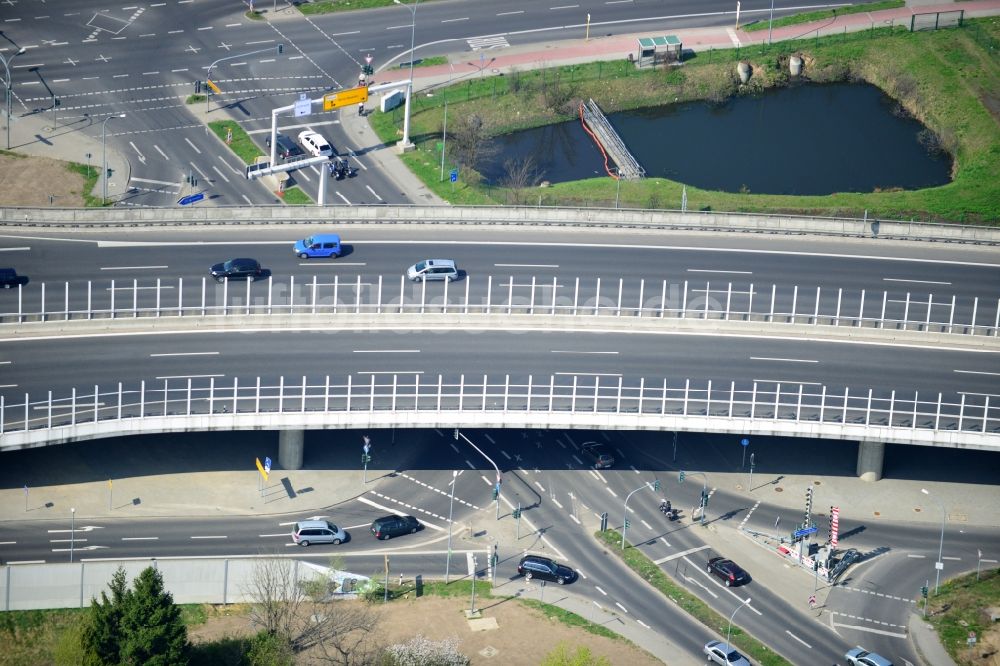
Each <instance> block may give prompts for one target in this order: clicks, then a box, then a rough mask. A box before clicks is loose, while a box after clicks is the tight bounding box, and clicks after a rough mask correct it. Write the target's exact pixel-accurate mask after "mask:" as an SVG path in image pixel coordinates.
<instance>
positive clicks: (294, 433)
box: [278, 430, 306, 469]
mask: <svg viewBox="0 0 1000 666" xmlns="http://www.w3.org/2000/svg"><path fill="white" fill-rule="evenodd" d="M305 438H306V431H305V430H279V431H278V463H279V464H280V465H281V468H282V469H302V455H303V453H304V452H305V448H306V444H305Z"/></svg>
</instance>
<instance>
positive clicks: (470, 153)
mask: <svg viewBox="0 0 1000 666" xmlns="http://www.w3.org/2000/svg"><path fill="white" fill-rule="evenodd" d="M448 150H449V151H450V152H451V155H452V157H453V158H454V160H455V161H456V162H458V163H459V164H461V165H462V166H464V167H466V168H467V169H475V168H476V167H477V166H478V165H480V164H482V163H483V162H484V161H486V160H488V159H490V158H491V157H493V156H495V155H496V154H497V152H498V151H499V147H498V146H497V145H496V144H495V143H493V142H492V141H491V140H490V126H489V124H488V123H487V122H486V120H485V119H484V118H483V117H482V116H480V115H479V114H478V113H472V114H469V115H467V116H464V115H463V116H459V117H458V119H457V120H454V121H452V123H451V124H450V125H449V126H448Z"/></svg>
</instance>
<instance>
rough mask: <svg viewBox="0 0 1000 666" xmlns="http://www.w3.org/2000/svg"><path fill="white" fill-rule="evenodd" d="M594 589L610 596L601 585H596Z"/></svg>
mask: <svg viewBox="0 0 1000 666" xmlns="http://www.w3.org/2000/svg"><path fill="white" fill-rule="evenodd" d="M594 589H595V590H597V591H598V592H600V593H601V594H603V595H604V596H608V593H607V592H605V591H604V590H602V589H601V586H600V585H595V586H594Z"/></svg>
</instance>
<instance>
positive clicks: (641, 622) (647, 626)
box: [636, 620, 651, 629]
mask: <svg viewBox="0 0 1000 666" xmlns="http://www.w3.org/2000/svg"><path fill="white" fill-rule="evenodd" d="M636 622H638V623H639V624H641V625H642V626H643V627H645V628H646V629H650V628H651V627H650V626H649V625H648V624H646V623H645V622H643V621H642V620H636Z"/></svg>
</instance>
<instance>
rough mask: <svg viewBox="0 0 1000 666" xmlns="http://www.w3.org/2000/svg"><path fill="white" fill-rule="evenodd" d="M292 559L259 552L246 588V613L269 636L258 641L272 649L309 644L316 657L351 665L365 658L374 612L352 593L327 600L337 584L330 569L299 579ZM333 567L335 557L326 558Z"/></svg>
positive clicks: (364, 661) (375, 621)
mask: <svg viewBox="0 0 1000 666" xmlns="http://www.w3.org/2000/svg"><path fill="white" fill-rule="evenodd" d="M298 566H299V565H298V564H297V563H296V562H294V561H289V560H285V559H279V558H261V559H259V560H257V561H256V562H255V563H254V571H253V575H252V576H251V578H250V582H249V583H248V586H247V588H246V590H245V593H246V595H247V596H248V597H249V598H250V599H251V602H252V604H253V605H252V607H251V610H250V618H251V620H252V621H253V623H254V624H256V625H257V626H258V627H260V628H261V629H262V632H261V633H262V634H267V635H269V636H271V637H272V638H273V641H271V642H268V643H267V644H265V643H264V642H261V644H260V648H261V652H263V651H264V648H267V649H273V650H275V651H276V653H278V652H281V651H280V650H278V649H277V647H278V646H279V645H284V646H287V649H288V651H289V653H291V654H295V653H298V652H302V651H303V650H308V649H312V650H313V652H312V654H313V656H314V658H316V659H318V660H319V661H323V662H327V663H331V664H341V665H343V666H351V665H354V664H358V665H360V664H370V663H372V660H373V658H374V654H375V648H374V645H373V637H374V635H375V628H376V627H377V626H378V620H379V614H378V613H377V612H376V611H375V610H373V609H371V608H370V607H368V606H366V605H364V604H363V603H362V602H360V601H357V600H352V599H341V600H333V601H331V600H330V599H329V598H330V594H331V592H333V591H335V590H336V584H335V583H334V582H333V580H332V579H331V577H330V576H329V575H319V576H312V577H310V578H303V579H299V576H298V569H297V567H298ZM330 569H331V570H334V571H335V570H338V569H339V566H338V562H337V560H336V559H334V560H333V561H332V562H331V566H330Z"/></svg>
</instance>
